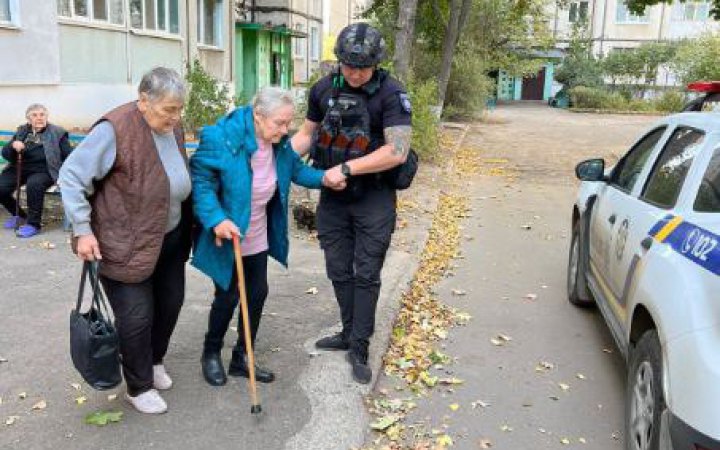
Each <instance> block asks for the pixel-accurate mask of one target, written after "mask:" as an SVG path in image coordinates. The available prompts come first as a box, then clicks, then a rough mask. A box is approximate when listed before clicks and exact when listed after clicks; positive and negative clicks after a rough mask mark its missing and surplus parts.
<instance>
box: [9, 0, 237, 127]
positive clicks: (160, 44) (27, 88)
mask: <svg viewBox="0 0 720 450" xmlns="http://www.w3.org/2000/svg"><path fill="white" fill-rule="evenodd" d="M234 33H235V30H234V16H233V5H232V1H231V0H33V1H32V2H30V1H21V0H0V54H2V55H3V60H4V62H3V63H2V64H0V102H2V104H3V108H2V113H0V129H11V128H14V127H15V126H17V125H18V124H20V123H22V122H23V121H24V117H23V116H24V111H25V108H26V107H27V105H28V104H30V103H43V104H45V105H47V106H48V108H49V109H50V114H51V120H55V121H56V122H57V123H59V124H61V125H64V126H66V127H68V128H74V127H79V128H86V127H88V126H89V125H91V124H92V123H93V121H94V120H96V119H97V118H98V117H99V116H100V115H101V114H102V113H103V112H105V111H107V110H109V109H110V108H112V107H114V106H117V105H119V104H121V103H124V102H127V101H129V100H131V99H133V98H135V97H136V95H137V94H136V87H137V84H138V82H139V81H140V78H141V77H142V74H143V73H145V72H146V71H147V70H149V69H151V68H153V67H155V66H166V67H171V68H174V69H176V70H178V71H179V72H181V73H184V72H185V67H186V64H187V62H188V61H192V60H194V59H198V60H200V61H201V63H202V64H203V66H204V67H205V68H206V70H208V72H210V73H211V74H212V75H213V76H214V77H216V78H217V79H219V80H221V81H223V82H226V83H232V81H233V80H234V55H233V48H234V39H233V37H234Z"/></svg>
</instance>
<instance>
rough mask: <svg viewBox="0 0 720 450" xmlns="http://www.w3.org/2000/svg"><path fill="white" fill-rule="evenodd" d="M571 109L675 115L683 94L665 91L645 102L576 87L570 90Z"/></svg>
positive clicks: (682, 104) (621, 95)
mask: <svg viewBox="0 0 720 450" xmlns="http://www.w3.org/2000/svg"><path fill="white" fill-rule="evenodd" d="M570 100H571V102H572V107H573V108H577V109H596V110H604V111H617V112H630V111H632V112H648V113H650V112H664V113H675V112H679V111H681V110H682V108H683V106H684V105H685V94H683V93H682V92H679V91H666V92H664V93H663V94H662V95H661V96H660V97H657V98H655V99H650V100H645V99H640V98H627V97H626V96H625V95H623V94H622V93H620V92H618V91H608V90H606V89H602V88H589V87H585V86H578V87H575V88H573V89H571V90H570Z"/></svg>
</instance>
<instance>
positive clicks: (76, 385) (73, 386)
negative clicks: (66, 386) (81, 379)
mask: <svg viewBox="0 0 720 450" xmlns="http://www.w3.org/2000/svg"><path fill="white" fill-rule="evenodd" d="M70 386H72V388H73V389H75V390H76V391H79V390H80V389H82V386H81V385H80V383H70Z"/></svg>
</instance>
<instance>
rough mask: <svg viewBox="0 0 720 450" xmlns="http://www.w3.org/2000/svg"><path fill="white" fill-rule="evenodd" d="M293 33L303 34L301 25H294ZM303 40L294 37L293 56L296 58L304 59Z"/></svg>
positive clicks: (303, 30) (304, 43)
mask: <svg viewBox="0 0 720 450" xmlns="http://www.w3.org/2000/svg"><path fill="white" fill-rule="evenodd" d="M295 31H297V32H298V34H305V26H304V25H303V24H301V23H297V24H295ZM306 45H307V44H306V41H305V38H301V37H296V38H295V42H294V45H293V54H294V55H295V57H296V58H304V57H305V46H306Z"/></svg>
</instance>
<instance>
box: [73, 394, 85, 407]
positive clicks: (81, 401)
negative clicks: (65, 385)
mask: <svg viewBox="0 0 720 450" xmlns="http://www.w3.org/2000/svg"><path fill="white" fill-rule="evenodd" d="M86 401H87V397H85V396H84V395H81V396H80V397H77V398H76V399H75V403H77V404H78V405H82V404H84V403H85V402H86Z"/></svg>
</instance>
